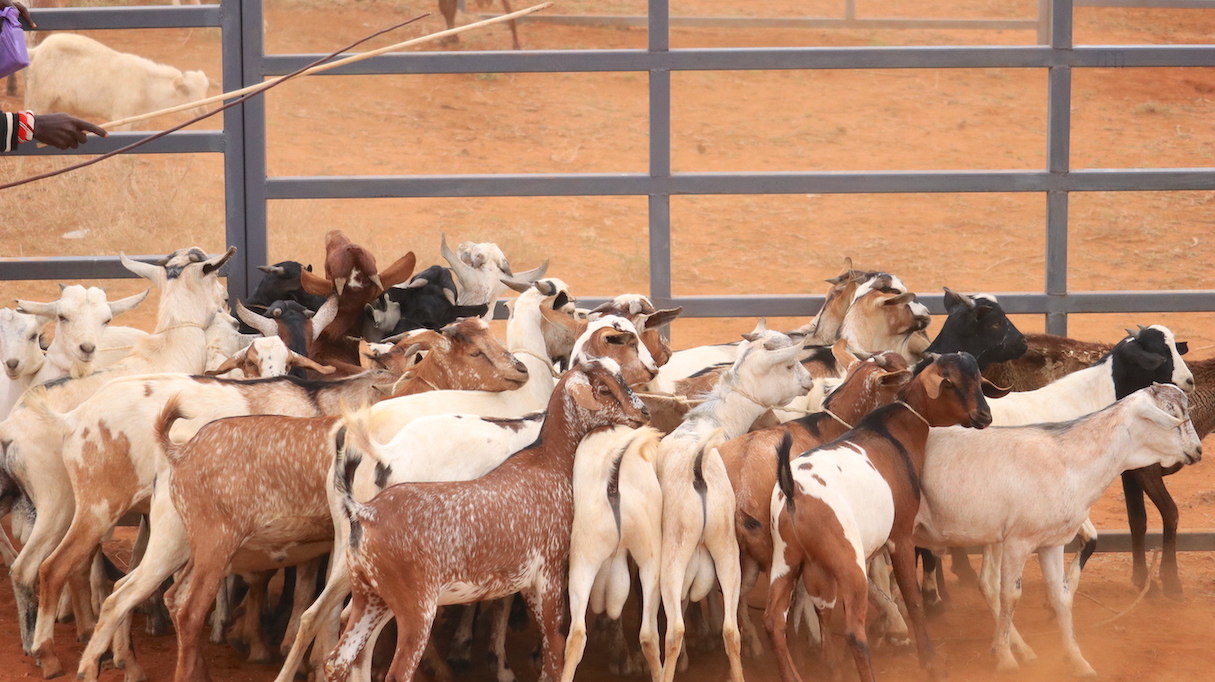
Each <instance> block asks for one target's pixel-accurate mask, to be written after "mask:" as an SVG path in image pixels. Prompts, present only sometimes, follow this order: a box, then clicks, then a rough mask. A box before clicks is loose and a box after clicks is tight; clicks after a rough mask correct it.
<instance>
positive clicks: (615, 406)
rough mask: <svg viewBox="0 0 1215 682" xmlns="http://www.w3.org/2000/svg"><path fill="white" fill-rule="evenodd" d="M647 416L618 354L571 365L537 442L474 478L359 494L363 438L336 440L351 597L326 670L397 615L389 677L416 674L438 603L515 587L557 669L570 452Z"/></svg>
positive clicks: (342, 671) (337, 673) (341, 663)
mask: <svg viewBox="0 0 1215 682" xmlns="http://www.w3.org/2000/svg"><path fill="white" fill-rule="evenodd" d="M646 419H647V414H646V412H645V408H644V406H642V404H641V401H639V400H638V399H637V397H636V396H634V395H633V393H632V392H631V391H630V390H629V389H628V387H627V386H626V385H625V384H624V382H623V380H622V379H621V378H620V376H619V373H618V372H617V367H616V365H615V363H614V362H612V361H607V360H602V361H598V362H592V363H589V364H587V365H583V366H581V367H578V368H575V369H572V370H570V371H569V372H566V373H565V375H564V376H563V377H562V379H561V381H560V382H559V383H558V385H557V387H556V389H555V390H554V392H553V396H552V398H551V400H550V401H549V408H548V416H547V418H546V419H545V422H544V426H543V427H542V428H541V431H540V438H539V439H538V440H537V441H536V443H535V444H534V445H532V446H531V447H528V448H526V449H524V450H521V451H519V452H518V453H516V454H514V455H513V456H511V457H510V458H509V459H508V460H507V461H506V462H504V463H503V464H502V465H501V466H499V467H498V468H497V469H495V470H493V471H491V472H490V473H488V474H486V475H485V476H483V477H481V478H479V479H476V480H473V481H459V482H450V483H402V484H400V485H395V486H392V487H390V488H388V489H386V490H385V491H384V492H382V493H380V494H379V495H377V496H376V497H375V498H374V499H373V500H371V501H370V502H368V503H366V504H363V503H360V502H357V501H356V500H355V499H354V497H353V496H352V495H351V489H350V480H349V479H350V477H351V476H353V474H354V471H355V470H356V469H357V467H358V463H359V459H360V458H361V455H359V454H357V451H356V450H355V448H357V447H358V446H357V445H356V444H354V443H353V440H354V439H353V438H352V439H351V442H350V443H349V444H347V446H346V448H345V449H341V448H339V454H338V458H337V460H336V463H335V467H334V485H335V487H336V489H337V491H338V493H339V495H340V496H341V498H342V505H343V508H344V509H345V511H346V514H347V516H348V517H349V519H350V523H351V534H350V546H349V547H348V550H347V555H346V556H347V560H348V562H349V566H350V571H351V582H352V588H353V589H352V591H353V593H354V600H353V602H352V604H351V614H350V620H349V622H348V625H347V628H346V631H345V633H344V634H343V635H342V639H341V641H340V642H339V644H338V647H337V649H336V650H335V651H334V652H333V653H332V654H331V655H330V657H329V659H328V660H327V662H326V665H325V673H326V678H327V679H329V680H331V681H334V682H345V680H346V679H347V678H348V677H349V674H350V669H351V666H352V665H353V664H354V662H355V661H356V659H357V658H359V657H360V655H361V654H362V653H363V650H364V648H365V646H366V644H367V642H368V640H369V639H371V638H373V637H374V636H375V635H376V634H378V632H379V630H380V629H381V628H382V627H383V626H384V625H385V624H386V623H387V622H388V620H389V619H390V618H392V617H394V616H395V617H396V619H397V631H398V633H399V634H398V638H397V648H396V655H395V656H394V658H393V662H392V667H391V668H390V669H389V673H388V676H389V677H388V679H394V680H408V679H412V677H413V674H414V671H415V670H416V669H417V666H418V662H419V660H420V659H421V656H422V653H423V650H424V649H425V647H426V642H427V639H428V638H429V633H430V627H431V622H432V621H433V620H434V616H435V610H436V609H437V608H438V607H439V606H440V605H444V604H461V603H471V602H474V601H479V600H484V599H496V598H500V597H504V596H506V595H509V594H513V593H515V592H522V593H523V595H524V597H525V598H526V600H527V602H528V605H529V606H530V607H531V610H532V613H533V616H534V617H535V619H536V621H537V622H538V623H539V624H540V627H541V629H542V630H543V633H544V638H543V651H544V655H543V664H542V670H543V676H544V677H545V678H546V679H557V677H558V676H559V675H560V674H561V669H562V665H563V659H564V648H565V638H564V636H563V635H562V634H561V628H562V626H563V621H565V619H566V611H567V606H566V596H565V590H566V582H567V576H566V567H567V562H568V557H569V547H570V527H571V524H572V523H573V516H574V501H573V490H572V478H573V469H574V453H575V451H576V449H577V447H578V444H579V443H580V442H581V441H582V439H583V438H585V437H586V436H588V435H589V434H591V433H592V432H595V431H597V430H600V429H604V428H608V427H611V426H615V425H618V424H623V425H627V426H633V427H636V426H641V425H642V424H644V423H645V421H646ZM344 439H345V433H344V432H341V433H339V440H344ZM348 456H349V458H347V457H348Z"/></svg>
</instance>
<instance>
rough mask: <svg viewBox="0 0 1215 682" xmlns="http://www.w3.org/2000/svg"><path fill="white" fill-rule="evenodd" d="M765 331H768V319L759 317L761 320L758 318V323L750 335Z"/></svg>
mask: <svg viewBox="0 0 1215 682" xmlns="http://www.w3.org/2000/svg"><path fill="white" fill-rule="evenodd" d="M766 331H768V318H766V317H761V318H759V320H758V321H756V322H755V329H752V330H751V333H752V334H759V333H760V332H766Z"/></svg>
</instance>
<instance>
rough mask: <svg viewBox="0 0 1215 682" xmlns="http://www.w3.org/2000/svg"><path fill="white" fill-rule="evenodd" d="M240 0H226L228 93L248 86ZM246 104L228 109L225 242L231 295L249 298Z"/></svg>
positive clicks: (225, 75) (223, 53) (223, 47)
mask: <svg viewBox="0 0 1215 682" xmlns="http://www.w3.org/2000/svg"><path fill="white" fill-rule="evenodd" d="M240 5H241V2H240V0H222V4H221V9H220V11H221V12H222V15H223V19H222V25H221V26H220V41H221V43H222V45H221V48H220V53H221V56H222V58H223V61H224V65H223V87H224V92H231V91H233V90H236V89H238V88H241V87H243V86H244V85H245V81H244V70H243V64H244V59H243V51H242V43H243V35H242V33H243V32H242V30H241V18H242V17H241V9H240ZM244 106H245V105H237V106H235V107H232V108H231V109H228V110H226V111H224V237H225V239H224V243H225V244H226V245H235V246H236V247H237V251H236V255H235V256H233V257H232V260H230V261H228V296H229V297H230V298H234V299H235V298H245V297H247V296H248V295H249V292H250V288H251V287H250V281H249V270H248V266H247V264H248V262H249V260H248V259H249V254H248V252H247V251H246V249H245V229H246V227H247V224H246V223H245V156H244V155H245V125H244V116H245V114H244Z"/></svg>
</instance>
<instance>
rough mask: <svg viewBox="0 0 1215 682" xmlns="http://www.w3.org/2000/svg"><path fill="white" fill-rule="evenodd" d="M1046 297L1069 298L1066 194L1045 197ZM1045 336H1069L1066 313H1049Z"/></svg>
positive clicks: (1053, 193) (1049, 194)
mask: <svg viewBox="0 0 1215 682" xmlns="http://www.w3.org/2000/svg"><path fill="white" fill-rule="evenodd" d="M1046 293H1047V295H1048V296H1052V297H1060V296H1066V295H1067V192H1048V193H1047V195H1046ZM1046 333H1047V334H1056V335H1058V336H1067V313H1066V312H1050V313H1048V314H1047V315H1046Z"/></svg>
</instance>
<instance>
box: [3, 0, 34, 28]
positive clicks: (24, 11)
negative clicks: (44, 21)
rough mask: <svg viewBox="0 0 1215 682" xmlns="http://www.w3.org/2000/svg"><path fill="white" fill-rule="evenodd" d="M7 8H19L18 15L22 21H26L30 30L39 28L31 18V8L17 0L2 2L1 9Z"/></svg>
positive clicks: (4, 0)
mask: <svg viewBox="0 0 1215 682" xmlns="http://www.w3.org/2000/svg"><path fill="white" fill-rule="evenodd" d="M5 7H15V8H17V14H18V15H20V16H21V18H22V19H25V23H27V24H29V26H30V28H38V25H37V24H35V23H34V19H33V17H31V16H30V11H29V8H27V7H26V6H25V5H24V4H22V3H20V2H17V1H16V0H0V9H4V8H5Z"/></svg>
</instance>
